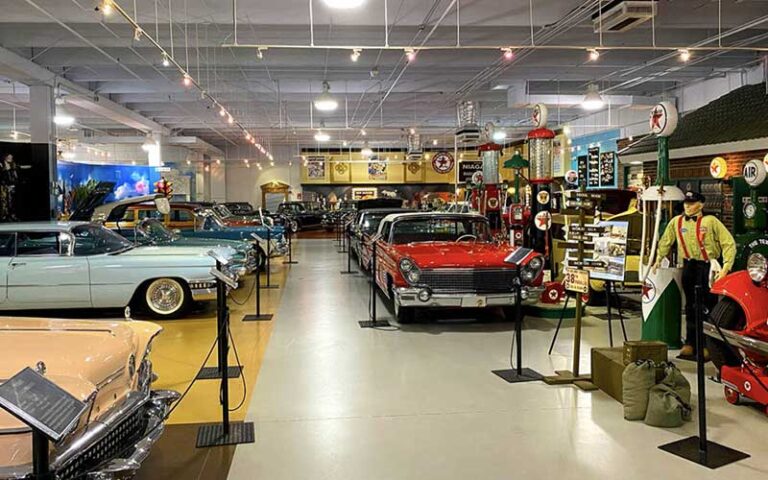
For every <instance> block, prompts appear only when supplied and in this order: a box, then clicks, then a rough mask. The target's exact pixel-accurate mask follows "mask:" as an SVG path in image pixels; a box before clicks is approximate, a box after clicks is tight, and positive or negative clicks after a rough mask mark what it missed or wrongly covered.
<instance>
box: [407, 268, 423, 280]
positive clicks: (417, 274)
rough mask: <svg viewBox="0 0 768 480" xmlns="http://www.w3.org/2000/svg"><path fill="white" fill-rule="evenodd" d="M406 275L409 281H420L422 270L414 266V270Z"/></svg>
mask: <svg viewBox="0 0 768 480" xmlns="http://www.w3.org/2000/svg"><path fill="white" fill-rule="evenodd" d="M405 277H406V278H407V279H408V283H418V282H419V279H420V278H421V272H420V271H419V269H418V268H414V269H413V270H411V271H409V272H408V273H406V274H405Z"/></svg>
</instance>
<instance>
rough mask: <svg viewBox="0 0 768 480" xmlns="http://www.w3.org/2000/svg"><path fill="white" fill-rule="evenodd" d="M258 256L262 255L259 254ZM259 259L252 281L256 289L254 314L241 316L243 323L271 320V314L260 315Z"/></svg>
mask: <svg viewBox="0 0 768 480" xmlns="http://www.w3.org/2000/svg"><path fill="white" fill-rule="evenodd" d="M259 255H263V254H262V253H259ZM260 278H261V259H259V262H258V266H257V267H256V278H255V279H254V282H255V283H254V285H253V288H255V289H256V313H255V314H253V315H245V316H243V321H244V322H261V321H266V320H272V314H271V313H261V281H260V280H259V279H260Z"/></svg>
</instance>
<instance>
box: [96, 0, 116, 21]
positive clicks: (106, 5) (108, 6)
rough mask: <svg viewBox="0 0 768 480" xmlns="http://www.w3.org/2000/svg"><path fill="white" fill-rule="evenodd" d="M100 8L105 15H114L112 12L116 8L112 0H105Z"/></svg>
mask: <svg viewBox="0 0 768 480" xmlns="http://www.w3.org/2000/svg"><path fill="white" fill-rule="evenodd" d="M99 10H101V13H103V14H104V15H105V16H107V17H108V16H110V15H112V12H114V11H115V10H114V8H113V6H112V0H104V1H103V2H101V6H100V7H99Z"/></svg>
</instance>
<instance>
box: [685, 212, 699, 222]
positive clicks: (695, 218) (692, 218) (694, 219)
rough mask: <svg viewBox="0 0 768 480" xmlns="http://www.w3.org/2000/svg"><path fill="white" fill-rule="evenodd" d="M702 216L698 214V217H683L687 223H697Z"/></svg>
mask: <svg viewBox="0 0 768 480" xmlns="http://www.w3.org/2000/svg"><path fill="white" fill-rule="evenodd" d="M700 216H701V215H700V214H698V213H697V214H696V215H683V217H684V218H685V221H686V222H695V221H696V220H698V219H699V217H700Z"/></svg>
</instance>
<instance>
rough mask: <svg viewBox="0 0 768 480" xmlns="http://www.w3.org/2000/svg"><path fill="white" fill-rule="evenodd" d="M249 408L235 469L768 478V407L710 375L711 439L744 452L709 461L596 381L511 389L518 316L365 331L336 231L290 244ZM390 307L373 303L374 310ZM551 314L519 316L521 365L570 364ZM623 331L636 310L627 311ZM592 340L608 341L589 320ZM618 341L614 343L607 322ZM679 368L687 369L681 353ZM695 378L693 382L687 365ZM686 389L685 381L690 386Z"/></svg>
mask: <svg viewBox="0 0 768 480" xmlns="http://www.w3.org/2000/svg"><path fill="white" fill-rule="evenodd" d="M295 246H296V252H297V255H296V258H297V259H298V260H299V262H300V263H299V264H298V265H294V266H292V267H291V271H290V274H289V275H288V278H287V280H286V282H287V283H286V285H285V291H284V292H283V295H282V298H281V301H280V306H279V308H278V310H277V315H276V317H275V320H274V327H273V332H272V337H271V339H270V341H269V344H268V346H267V350H266V353H265V355H264V358H263V363H262V366H261V371H260V372H259V375H258V380H257V382H256V388H255V392H254V393H253V398H252V401H251V403H250V407H249V410H248V414H247V419H248V420H250V421H253V422H255V426H256V435H257V440H256V443H255V444H251V445H242V446H239V447H237V450H236V452H235V456H234V460H233V464H232V466H231V469H230V474H229V478H230V479H234V480H237V479H255V478H263V479H270V480H280V479H290V480H295V479H309V478H311V479H315V480H319V479H334V480H346V479H355V480H358V479H361V478H362V479H366V480H372V479H419V480H423V479H425V478H435V479H438V478H439V479H443V480H445V479H462V480H465V479H469V478H477V479H511V478H516V479H517V478H519V479H534V478H558V479H585V478H586V479H595V478H606V479H609V478H624V479H652V478H653V479H671V478H713V479H714V478H718V479H722V478H734V479H751V478H755V479H757V478H766V475H768V455H767V454H768V418H766V417H765V415H764V414H763V413H762V412H760V411H758V410H756V409H753V408H749V407H734V406H731V405H728V404H726V403H725V401H724V400H723V397H722V393H721V388H720V387H719V386H718V385H716V384H713V383H711V382H708V384H707V397H708V401H709V409H708V410H709V422H710V430H709V432H710V438H711V439H712V440H715V441H717V442H720V443H723V444H725V445H728V446H731V447H733V448H737V449H741V450H744V451H746V452H748V453H750V454H751V455H752V457H751V458H749V459H747V460H745V461H742V462H740V463H738V464H734V465H731V466H727V467H724V468H722V469H720V470H717V471H711V470H708V469H706V468H703V467H700V466H698V465H695V464H692V463H689V462H687V461H685V460H681V459H679V458H677V457H674V456H671V455H669V454H667V453H665V452H662V451H660V450H658V448H657V447H658V446H659V445H661V444H664V443H667V442H671V441H675V440H678V439H681V438H684V437H687V436H690V435H694V434H695V432H696V423H695V422H691V423H688V424H687V425H686V426H685V427H684V428H680V429H669V430H665V429H659V428H653V427H648V426H646V425H644V424H642V423H637V422H627V421H625V420H624V419H623V417H622V407H621V405H620V404H619V403H617V402H616V401H614V400H613V399H611V398H610V397H608V396H607V395H605V394H604V393H602V392H599V391H598V392H591V393H589V392H583V391H580V390H578V389H577V388H575V387H571V386H566V387H552V386H546V385H544V384H541V383H529V384H518V385H510V384H507V383H505V382H504V381H502V380H500V379H499V378H497V377H496V376H495V375H493V374H492V373H491V370H493V369H498V368H504V367H505V366H507V365H509V363H508V362H509V348H510V340H511V336H512V328H513V324H510V323H506V322H505V321H504V320H503V318H502V319H500V318H494V317H493V316H491V317H485V318H482V319H480V320H479V321H478V320H467V321H462V320H461V319H457V318H453V319H452V320H451V321H442V322H435V321H434V320H433V319H426V321H424V322H423V323H419V324H415V325H410V326H407V327H404V328H402V329H398V328H396V327H393V328H384V329H376V330H373V329H361V328H359V326H358V324H357V321H358V320H363V319H365V318H366V316H367V298H368V297H367V288H368V283H367V281H366V280H365V279H364V278H363V277H361V276H358V275H340V274H339V271H340V270H342V269H343V268H344V266H345V262H344V258H343V256H342V255H339V254H337V253H336V245H335V243H334V242H333V241H332V240H301V241H299V242H297V243H296V245H295ZM389 315H390V313H389V311H388V310H387V309H386V307H385V306H384V304H383V303H382V304H380V305H379V317H380V318H385V317H389ZM554 325H555V321H554V320H539V319H528V320H527V321H526V322H525V332H524V335H525V365H527V366H530V367H532V368H534V369H537V370H538V371H540V372H542V373H545V374H549V373H552V372H553V371H554V370H556V369H562V368H568V367H570V352H571V341H572V333H573V328H572V324H570V323H567V324H566V327H565V328H564V330H563V331H562V332H561V336H560V340H559V341H558V343H557V345H556V347H555V352H553V355H552V356H548V355H547V353H546V350H547V348H548V346H549V342H550V340H551V337H552V333H553V330H554ZM628 330H629V334H630V337H631V338H637V337H638V336H639V330H640V321H639V320H638V319H634V320H631V321H629V323H628ZM583 335H584V348H583V355H582V356H583V358H582V370H583V371H588V370H589V360H588V358H589V347H591V346H605V345H606V344H607V334H606V323H605V322H604V321H601V320H598V319H595V318H588V319H587V321H586V325H585V328H584V332H583ZM616 339H617V340H618V333H617V337H616ZM680 366H681V368H683V369H684V371H686V373H688V374H689V375H690V374H692V373H693V364H687V363H681V365H680ZM690 378H691V379H692V380H693V377H692V376H690ZM694 388H695V387H694Z"/></svg>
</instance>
